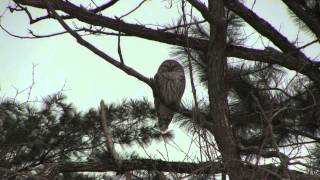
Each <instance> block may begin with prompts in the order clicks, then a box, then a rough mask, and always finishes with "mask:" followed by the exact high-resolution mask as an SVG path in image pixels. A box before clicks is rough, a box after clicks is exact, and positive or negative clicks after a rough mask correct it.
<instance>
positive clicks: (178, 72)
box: [154, 60, 186, 131]
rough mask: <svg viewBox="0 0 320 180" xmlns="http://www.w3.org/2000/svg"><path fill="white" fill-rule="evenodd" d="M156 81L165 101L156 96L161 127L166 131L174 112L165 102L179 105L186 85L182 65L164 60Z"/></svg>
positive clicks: (155, 102)
mask: <svg viewBox="0 0 320 180" xmlns="http://www.w3.org/2000/svg"><path fill="white" fill-rule="evenodd" d="M154 81H155V85H156V88H157V91H158V95H159V96H160V97H161V100H163V101H164V103H162V102H161V101H160V99H159V98H158V97H155V98H154V104H155V108H156V111H157V115H158V122H159V129H160V130H161V131H166V130H167V129H168V126H169V124H170V122H171V120H172V117H173V115H174V112H173V111H172V110H170V109H169V108H167V107H166V106H165V104H168V105H176V106H177V105H179V104H180V100H181V98H182V95H183V92H184V88H185V86H186V80H185V76H184V71H183V67H182V65H181V64H180V63H178V62H177V61H175V60H166V61H164V62H163V63H162V64H161V65H160V67H159V69H158V72H157V74H156V75H155V76H154Z"/></svg>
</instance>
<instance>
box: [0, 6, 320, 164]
mask: <svg viewBox="0 0 320 180" xmlns="http://www.w3.org/2000/svg"><path fill="white" fill-rule="evenodd" d="M74 2H78V1H74ZM98 2H99V1H98ZM252 2H253V0H250V1H248V4H251V3H252ZM139 3H140V0H139V1H138V0H127V1H120V2H118V3H116V5H114V6H113V7H112V8H110V9H108V10H106V13H105V14H106V15H109V16H111V17H113V16H120V15H122V14H125V13H127V12H128V11H130V10H131V9H132V8H134V7H135V6H136V5H138V4H139ZM8 4H13V3H12V2H11V1H10V0H2V1H0V13H1V15H3V17H2V18H1V25H2V26H4V27H5V28H6V29H7V30H9V31H10V32H11V33H14V34H17V35H28V29H32V30H33V31H34V32H35V33H38V34H48V33H53V32H56V31H61V30H62V28H61V26H60V25H59V24H58V23H56V22H52V20H50V21H43V22H40V23H37V24H35V25H31V26H30V25H29V24H28V23H29V21H28V18H27V17H26V15H25V14H24V13H17V12H15V13H14V14H11V13H10V12H9V11H5V8H6V7H7V6H8ZM165 6H168V3H166V2H164V1H162V0H151V1H148V2H146V3H145V4H144V5H143V6H142V7H141V8H140V9H139V10H138V11H136V12H134V13H133V14H132V15H131V16H129V17H128V18H126V19H125V20H126V21H128V22H132V23H144V24H145V23H146V24H171V23H172V22H173V21H174V20H175V19H177V17H179V14H178V11H177V9H176V8H174V7H173V8H172V9H168V8H166V7H165ZM250 7H251V6H250ZM254 11H255V12H256V13H257V14H258V15H260V16H261V17H263V18H265V19H266V20H268V21H270V22H271V23H272V25H273V26H274V27H276V28H277V29H280V31H281V33H283V34H285V35H288V36H289V39H290V40H292V41H293V40H294V39H295V38H296V35H297V32H298V30H297V28H296V27H295V26H294V24H293V23H292V19H291V18H290V17H289V16H288V12H287V11H286V10H285V6H284V5H283V4H282V3H281V2H280V1H279V0H257V2H256V4H255V7H254ZM33 12H35V13H38V14H39V13H41V12H40V11H39V10H33ZM246 31H247V32H246V34H250V31H252V29H251V28H250V27H248V28H247V29H246ZM303 34H304V33H300V35H301V36H300V38H299V40H300V42H302V44H301V45H303V44H305V43H308V42H310V41H312V40H313V39H312V38H311V37H308V36H305V35H303ZM256 37H257V36H252V38H251V39H250V40H248V44H251V43H253V42H255V41H256ZM89 40H90V42H94V44H96V45H97V46H98V47H99V48H101V49H102V50H104V51H105V52H106V53H108V54H109V55H111V56H112V57H114V58H116V59H118V54H117V42H116V39H115V38H112V37H104V36H98V37H90V38H89ZM121 43H122V53H123V56H124V60H125V63H126V64H127V65H129V66H131V67H133V68H134V69H136V70H137V71H138V72H140V73H141V74H143V75H145V76H148V77H153V76H154V74H155V73H156V71H157V68H158V66H159V64H160V63H161V62H162V61H163V60H165V59H167V58H169V57H170V52H171V50H172V48H173V46H169V45H166V44H163V43H157V42H154V41H148V40H143V39H139V38H135V37H128V38H122V42H121ZM254 47H255V48H261V47H263V46H262V45H261V43H260V42H258V43H257V44H256V45H255V46H254ZM306 51H307V54H308V55H309V56H310V57H316V56H317V55H319V52H320V48H319V45H313V46H310V47H309V48H307V49H306ZM33 64H37V65H38V66H37V67H36V69H35V83H36V84H35V85H34V88H33V90H32V97H33V98H35V97H38V98H41V97H45V96H46V95H48V94H52V93H55V92H57V91H59V90H60V89H61V88H62V87H63V85H64V84H65V83H66V84H65V87H64V88H65V89H66V90H67V91H65V94H66V95H67V97H68V102H72V103H73V104H74V105H75V106H76V107H77V108H78V109H79V110H87V109H89V108H90V107H97V105H98V103H99V101H100V100H101V99H102V98H103V99H104V100H105V102H107V103H108V102H120V101H121V100H122V99H124V98H127V99H128V98H142V97H144V96H146V97H148V98H149V99H150V101H153V99H152V92H151V89H150V88H149V87H148V86H147V85H145V84H144V83H142V82H140V81H138V80H136V79H135V78H133V77H129V76H128V75H126V74H125V73H124V72H122V71H120V70H118V69H116V68H115V67H113V66H112V65H110V64H108V63H106V62H105V61H103V60H102V59H101V58H99V57H97V56H96V55H94V54H93V53H92V52H90V51H89V50H87V49H86V48H84V47H82V46H80V45H78V44H77V43H76V41H75V40H74V39H73V37H71V36H70V35H68V34H66V35H61V36H56V37H51V38H44V39H18V38H14V37H11V36H9V35H8V34H6V33H5V32H4V31H2V30H0V72H1V76H0V87H1V90H0V97H13V96H14V95H15V89H14V88H13V87H15V88H18V89H19V90H22V89H24V88H26V87H28V86H29V85H30V84H31V82H32V65H33ZM200 96H205V93H203V94H200ZM18 98H20V100H21V101H24V100H25V98H26V93H24V94H23V95H20V96H19V97H18ZM191 99H192V98H191V88H190V85H189V84H188V85H187V89H186V92H185V95H184V100H191ZM171 127H172V126H171ZM175 134H176V136H178V137H179V136H180V135H182V134H183V133H182V132H180V131H176V132H175ZM179 143H180V145H182V146H184V147H188V145H189V144H188V143H189V141H186V140H180V141H179ZM180 154H181V153H180ZM181 157H182V158H183V155H181Z"/></svg>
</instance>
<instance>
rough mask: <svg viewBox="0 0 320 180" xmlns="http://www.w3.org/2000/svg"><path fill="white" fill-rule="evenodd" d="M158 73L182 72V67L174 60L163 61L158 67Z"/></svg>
mask: <svg viewBox="0 0 320 180" xmlns="http://www.w3.org/2000/svg"><path fill="white" fill-rule="evenodd" d="M158 71H160V72H177V71H183V67H182V65H181V64H180V63H179V62H178V61H175V60H171V59H169V60H165V61H163V63H162V64H161V65H160V67H159V70H158Z"/></svg>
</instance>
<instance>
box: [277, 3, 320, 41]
mask: <svg viewBox="0 0 320 180" xmlns="http://www.w3.org/2000/svg"><path fill="white" fill-rule="evenodd" d="M282 2H283V3H285V4H286V5H287V6H288V8H290V10H291V11H292V12H293V13H294V14H295V15H296V16H297V17H298V18H300V19H301V20H302V21H303V22H304V23H305V24H306V25H307V26H308V27H309V28H310V30H311V31H312V32H313V33H314V34H316V36H317V38H318V39H320V22H319V21H318V20H317V19H316V18H315V17H314V16H312V15H311V14H310V12H308V11H309V10H308V9H305V8H304V7H303V6H302V5H301V4H299V3H298V2H297V1H295V0H282Z"/></svg>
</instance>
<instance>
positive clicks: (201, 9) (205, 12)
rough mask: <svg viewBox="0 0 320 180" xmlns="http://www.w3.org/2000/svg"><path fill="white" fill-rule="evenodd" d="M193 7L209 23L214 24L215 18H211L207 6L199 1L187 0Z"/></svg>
mask: <svg viewBox="0 0 320 180" xmlns="http://www.w3.org/2000/svg"><path fill="white" fill-rule="evenodd" d="M187 1H188V2H189V3H190V4H191V5H192V6H193V7H195V8H196V9H197V10H198V11H199V12H200V13H201V15H202V17H203V18H204V19H205V20H207V21H208V22H210V23H212V22H213V18H212V17H211V16H210V14H209V11H208V8H207V6H206V5H205V4H203V3H202V2H200V1H198V0H187Z"/></svg>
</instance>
